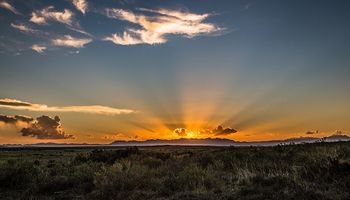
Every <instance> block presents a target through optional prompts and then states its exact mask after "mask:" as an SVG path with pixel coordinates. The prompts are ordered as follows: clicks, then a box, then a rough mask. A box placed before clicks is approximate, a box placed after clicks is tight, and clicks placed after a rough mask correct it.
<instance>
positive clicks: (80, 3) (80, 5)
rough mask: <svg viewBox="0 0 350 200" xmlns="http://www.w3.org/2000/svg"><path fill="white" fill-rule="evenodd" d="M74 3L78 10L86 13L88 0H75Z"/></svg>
mask: <svg viewBox="0 0 350 200" xmlns="http://www.w3.org/2000/svg"><path fill="white" fill-rule="evenodd" d="M72 3H73V5H74V6H75V8H76V9H77V10H79V11H80V12H82V13H83V14H85V13H86V12H87V10H88V7H89V4H88V2H87V1H86V0H73V1H72Z"/></svg>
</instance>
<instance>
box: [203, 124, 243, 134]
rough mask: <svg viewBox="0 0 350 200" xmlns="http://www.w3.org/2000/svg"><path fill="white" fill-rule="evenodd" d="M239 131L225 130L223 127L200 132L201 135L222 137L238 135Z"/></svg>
mask: <svg viewBox="0 0 350 200" xmlns="http://www.w3.org/2000/svg"><path fill="white" fill-rule="evenodd" d="M236 132H237V130H235V129H233V128H229V127H228V128H224V127H223V126H218V127H216V128H214V129H212V130H209V129H203V130H201V131H200V134H206V135H215V136H220V135H229V134H233V133H236Z"/></svg>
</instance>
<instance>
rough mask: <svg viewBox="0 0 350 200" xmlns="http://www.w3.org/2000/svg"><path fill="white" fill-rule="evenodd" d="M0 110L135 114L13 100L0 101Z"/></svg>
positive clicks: (131, 111) (130, 111) (101, 108)
mask: <svg viewBox="0 0 350 200" xmlns="http://www.w3.org/2000/svg"><path fill="white" fill-rule="evenodd" d="M0 108H10V109H16V110H29V111H37V112H76V113H90V114H100V115H121V114H131V113H136V111H134V110H130V109H118V108H112V107H108V106H101V105H92V106H48V105H45V104H34V103H29V102H23V101H19V100H15V99H0Z"/></svg>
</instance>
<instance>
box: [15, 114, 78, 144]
mask: <svg viewBox="0 0 350 200" xmlns="http://www.w3.org/2000/svg"><path fill="white" fill-rule="evenodd" d="M60 121H61V120H60V118H59V117H58V116H55V117H54V118H51V117H49V116H45V115H43V116H41V117H38V118H36V121H35V122H34V123H31V124H30V127H28V128H23V129H22V130H21V133H22V136H32V137H36V138H38V139H71V138H74V136H73V135H69V134H66V133H65V132H64V131H63V129H62V125H61V123H60Z"/></svg>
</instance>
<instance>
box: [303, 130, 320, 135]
mask: <svg viewBox="0 0 350 200" xmlns="http://www.w3.org/2000/svg"><path fill="white" fill-rule="evenodd" d="M318 133H319V132H318V130H316V131H306V133H305V134H306V135H314V134H318Z"/></svg>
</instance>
